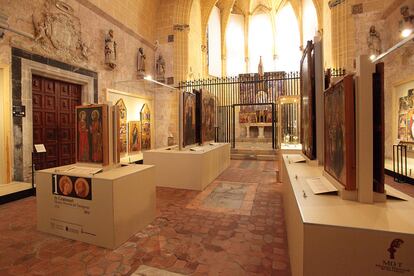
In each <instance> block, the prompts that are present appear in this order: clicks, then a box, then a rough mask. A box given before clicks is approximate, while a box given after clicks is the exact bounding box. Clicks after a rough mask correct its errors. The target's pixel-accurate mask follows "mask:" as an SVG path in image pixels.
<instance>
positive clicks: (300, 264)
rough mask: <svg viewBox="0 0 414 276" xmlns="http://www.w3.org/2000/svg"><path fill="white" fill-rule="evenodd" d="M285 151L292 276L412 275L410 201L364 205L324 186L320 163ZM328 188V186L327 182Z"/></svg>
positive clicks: (412, 217) (413, 221) (413, 213)
mask: <svg viewBox="0 0 414 276" xmlns="http://www.w3.org/2000/svg"><path fill="white" fill-rule="evenodd" d="M298 159H300V156H299V157H298V155H287V154H285V155H283V162H282V179H283V183H284V198H283V202H284V209H285V220H286V228H287V236H288V244H289V255H290V264H291V268H292V275H294V276H296V275H305V276H306V275H396V274H398V275H413V273H414V258H413V252H414V199H413V198H411V197H409V196H407V195H404V194H402V193H400V192H398V191H396V190H395V189H392V188H391V187H389V186H388V185H387V186H386V190H387V194H393V195H395V196H397V197H400V198H403V199H404V200H398V199H390V200H387V201H386V202H380V203H374V204H365V203H360V202H356V201H350V200H343V199H341V197H339V196H337V195H335V194H332V192H330V193H328V194H315V193H314V190H315V189H313V190H312V189H311V186H310V182H312V181H313V182H315V181H316V182H318V183H319V185H320V187H319V188H320V189H323V188H324V187H323V186H324V183H325V184H326V183H327V182H326V181H327V180H326V179H325V177H324V176H323V167H320V166H312V165H309V164H307V163H295V162H294V161H293V160H298ZM327 186H329V184H327ZM334 193H335V192H334Z"/></svg>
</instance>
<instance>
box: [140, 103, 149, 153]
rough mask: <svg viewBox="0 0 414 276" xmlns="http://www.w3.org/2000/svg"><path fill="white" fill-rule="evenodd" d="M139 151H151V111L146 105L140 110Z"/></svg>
mask: <svg viewBox="0 0 414 276" xmlns="http://www.w3.org/2000/svg"><path fill="white" fill-rule="evenodd" d="M141 128H142V133H141V149H142V150H150V149H151V111H150V109H149V107H148V104H144V106H143V107H142V109H141Z"/></svg>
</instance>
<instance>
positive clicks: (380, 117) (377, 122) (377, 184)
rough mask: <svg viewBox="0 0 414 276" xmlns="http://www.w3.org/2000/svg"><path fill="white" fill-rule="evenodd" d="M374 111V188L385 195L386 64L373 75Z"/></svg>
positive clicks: (380, 64) (379, 66) (379, 64)
mask: <svg viewBox="0 0 414 276" xmlns="http://www.w3.org/2000/svg"><path fill="white" fill-rule="evenodd" d="M372 83H373V85H372V100H373V101H372V107H373V109H372V111H373V116H372V117H373V129H372V131H373V132H372V133H373V145H372V146H373V182H374V183H373V186H372V189H373V191H374V192H377V193H384V192H385V189H384V181H385V179H384V177H385V171H384V162H385V133H384V63H382V62H381V63H377V64H376V65H375V73H374V74H373V75H372Z"/></svg>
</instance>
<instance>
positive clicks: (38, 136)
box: [33, 126, 44, 144]
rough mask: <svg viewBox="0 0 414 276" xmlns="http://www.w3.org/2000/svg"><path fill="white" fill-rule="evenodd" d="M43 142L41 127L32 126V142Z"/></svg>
mask: <svg viewBox="0 0 414 276" xmlns="http://www.w3.org/2000/svg"><path fill="white" fill-rule="evenodd" d="M43 142H44V141H43V129H42V128H36V127H34V126H33V144H42V143H43Z"/></svg>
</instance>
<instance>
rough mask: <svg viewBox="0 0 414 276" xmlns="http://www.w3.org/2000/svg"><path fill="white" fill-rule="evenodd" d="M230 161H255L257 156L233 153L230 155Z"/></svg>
mask: <svg viewBox="0 0 414 276" xmlns="http://www.w3.org/2000/svg"><path fill="white" fill-rule="evenodd" d="M231 159H233V160H257V156H256V155H255V154H240V153H235V154H233V153H232V154H231Z"/></svg>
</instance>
